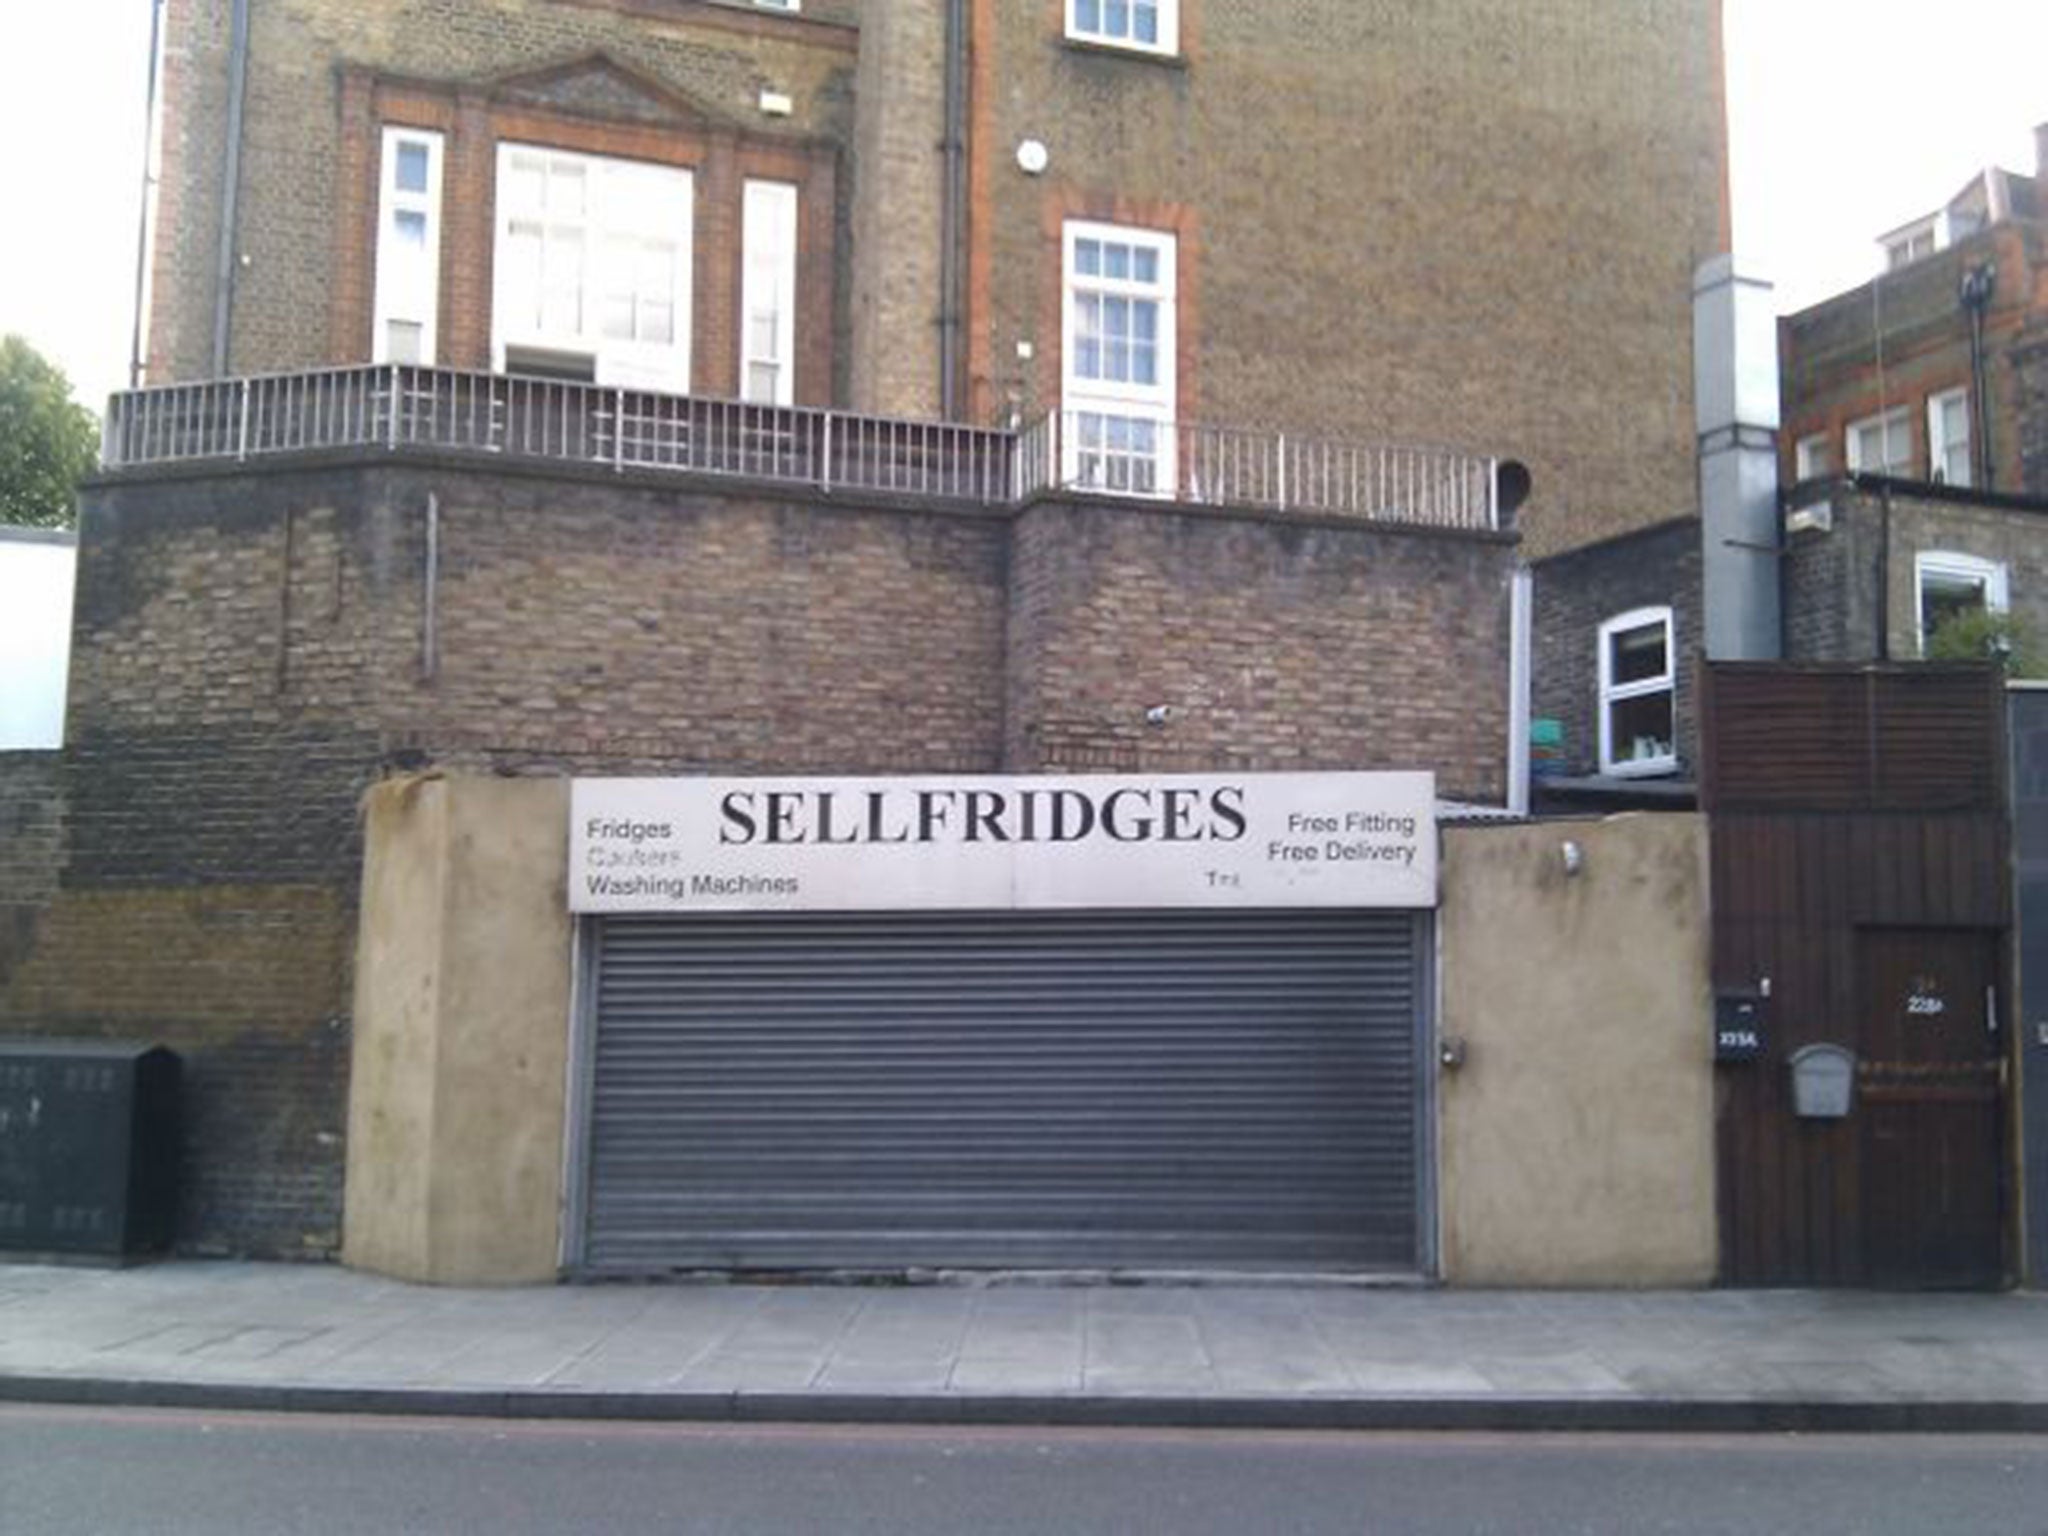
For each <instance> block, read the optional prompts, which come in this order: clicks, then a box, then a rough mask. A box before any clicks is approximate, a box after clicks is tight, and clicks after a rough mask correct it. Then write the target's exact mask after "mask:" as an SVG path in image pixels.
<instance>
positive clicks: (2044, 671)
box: [1927, 608, 2048, 677]
mask: <svg viewBox="0 0 2048 1536" xmlns="http://www.w3.org/2000/svg"><path fill="white" fill-rule="evenodd" d="M1927 659H1928V660H1929V661H1998V662H2003V663H2004V665H2005V671H2006V675H2007V676H2008V677H2048V650H2044V649H2043V647H2042V645H2041V641H2040V637H2039V636H2038V635H2036V634H2035V633H2034V631H2033V628H2032V626H2030V625H2028V624H2027V623H2026V622H2025V621H2024V620H2021V619H2016V618H2014V617H2013V616H2012V615H2011V614H2009V613H1993V612H1992V611H1991V610H1990V609H1988V608H1965V609H1963V610H1961V611H1960V612H1957V613H1952V614H1950V615H1949V616H1948V617H1947V618H1946V619H1943V620H1942V621H1941V623H1940V624H1939V625H1938V626H1936V628H1935V631H1934V633H1933V634H1931V635H1929V636H1928V637H1927Z"/></svg>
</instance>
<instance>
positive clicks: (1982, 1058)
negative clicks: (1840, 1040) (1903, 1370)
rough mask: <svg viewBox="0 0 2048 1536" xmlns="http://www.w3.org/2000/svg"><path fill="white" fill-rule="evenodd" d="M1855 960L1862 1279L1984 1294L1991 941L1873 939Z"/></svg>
mask: <svg viewBox="0 0 2048 1536" xmlns="http://www.w3.org/2000/svg"><path fill="white" fill-rule="evenodd" d="M1856 953H1857V965H1856V980H1857V987H1858V990H1859V993H1860V998H1859V1002H1858V1006H1857V1010H1856V1014H1857V1017H1856V1023H1857V1025H1858V1035H1859V1041H1858V1045H1857V1054H1858V1061H1857V1067H1856V1079H1857V1081H1856V1097H1857V1119H1858V1121H1859V1122H1860V1126H1861V1129H1860V1132H1859V1134H1858V1138H1857V1144H1858V1152H1859V1153H1860V1155H1861V1157H1862V1160H1863V1173H1864V1177H1863V1213H1862V1214H1863V1257H1864V1275H1865V1278H1866V1279H1867V1280H1869V1281H1870V1283H1871V1284H1873V1285H1892V1286H1914V1285H1930V1286H1989V1285H1996V1284H1997V1283H1998V1282H1999V1279H2000V1278H2001V1270H2002V1265H2001V1263H2000V1258H2001V1254H2000V1246H2001V1245H2000V1241H1999V1239H2000V1222H2001V1217H2002V1214H2003V1213H2002V1211H2001V1209H2000V1200H1999V1193H2000V1189H2001V1187H2002V1185H2003V1180H2002V1179H2001V1177H2000V1166H2001V1160H2002V1157H2003V1148H2004V1126H2003V1120H2004V1116H2003V1113H2002V1107H2003V1106H2002V1099H2003V1091H2002V1090H2003V1088H2004V1085H2005V1078H2006V1071H2005V1058H2004V1055H2003V1054H2002V1052H2003V1048H2004V1042H2003V1041H2002V1039H2001V1038H2000V1033H1999V1013H2000V1009H1999V1006H1998V997H1997V991H1998V989H1997V985H1996V981H1995V977H1996V974H1997V972H1996V970H1995V966H1996V964H1997V956H1998V944H1997V936H1996V935H1994V934H1988V933H1981V932H1974V931H1971V930H1968V929H1940V928H1935V929H1927V928H1871V929H1865V930H1864V931H1863V932H1861V933H1859V934H1858V935H1857V943H1856Z"/></svg>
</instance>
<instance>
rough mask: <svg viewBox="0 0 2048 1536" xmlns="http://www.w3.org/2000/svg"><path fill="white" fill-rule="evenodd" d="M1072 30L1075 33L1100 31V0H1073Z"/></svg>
mask: <svg viewBox="0 0 2048 1536" xmlns="http://www.w3.org/2000/svg"><path fill="white" fill-rule="evenodd" d="M1074 30H1075V31H1076V32H1100V31H1101V30H1102V0H1074Z"/></svg>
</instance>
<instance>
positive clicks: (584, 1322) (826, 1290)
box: [0, 1261, 2048, 1432]
mask: <svg viewBox="0 0 2048 1536" xmlns="http://www.w3.org/2000/svg"><path fill="white" fill-rule="evenodd" d="M0 1400H13V1401H31V1402H68V1403H95V1404H126V1405H142V1406H160V1407H204V1408H216V1409H244V1408H246V1409H259V1408H260V1409H304V1410H326V1411H335V1412H373V1413H410V1414H466V1415H487V1416H494V1417H547V1418H609V1419H619V1418H640V1419H696V1420H720V1421H751V1422H767V1421H812V1422H889V1423H929V1424H968V1423H1008V1424H1025V1423H1030V1424H1103V1425H1110V1424H1120V1425H1185V1426H1197V1427H1199V1426H1218V1427H1222V1426H1229V1427H1234V1428H1332V1429H1336V1428H1344V1429H1362V1428H1389V1429H1391V1428H1400V1429H1545V1430H1557V1429H1586V1430H1616V1429H1622V1430H1626V1429H1644V1430H1663V1431H1683V1430H1697V1431H1702V1432H1707V1431H1731V1430H1808V1431H1816V1432H1817V1431H1823V1430H1830V1431H1860V1430H1911V1431H1972V1430H1977V1431H2001V1432H2038V1431H2048V1294H2044V1293H2039V1292H2015V1293H2010V1294H2004V1295H1940V1294H1929V1295H1888V1294H1876V1293H1869V1292H1841V1291H1831V1292H1816V1291H1655V1292H1633V1291H1619V1292H1617V1291H1603V1292H1570V1291H1480V1290H1450V1289H1431V1288H1423V1287H1373V1286H1356V1285H1343V1284H1328V1283H1312V1282H1301V1283H1273V1282H1246V1281H1242V1280H1240V1281H1235V1282H1232V1281H1225V1280H1217V1281H1214V1282H1199V1281H1180V1282H1175V1283H1147V1284H1115V1283H1098V1284H1077V1283H1051V1282H1048V1281H1045V1280H1033V1279H1028V1278H1015V1279H1009V1280H990V1279H982V1280H979V1281H975V1282H971V1283H968V1282H963V1283H948V1284H920V1285H898V1286H878V1285H831V1284H802V1285H755V1284H738V1283H733V1284H719V1283H676V1284H659V1285H657V1284H637V1285H626V1284H611V1285H557V1286H534V1287H526V1288H520V1289H498V1290H490V1289H457V1288H447V1287H435V1286H425V1285H412V1284H407V1283H405V1282H402V1281H397V1280H390V1279H385V1278H382V1277H379V1276H375V1275H369V1274H362V1273H358V1272H356V1271H353V1270H348V1269H343V1268H340V1267H338V1266H334V1265H322V1264H250V1263H210V1262H189V1261H171V1262H163V1263H157V1264H151V1265H146V1266H142V1267H138V1268H131V1269H81V1268H71V1267H61V1266H43V1265H32V1264H0Z"/></svg>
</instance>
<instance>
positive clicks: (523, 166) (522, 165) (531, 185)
mask: <svg viewBox="0 0 2048 1536" xmlns="http://www.w3.org/2000/svg"><path fill="white" fill-rule="evenodd" d="M546 200H547V172H546V171H545V170H544V169H543V167H542V165H541V162H540V160H539V158H538V157H536V156H533V155H514V156H513V157H512V174H511V176H510V177H509V178H508V179H507V184H506V188H505V202H506V206H507V207H508V208H510V209H512V210H513V211H515V212H518V213H539V212H540V211H541V207H542V205H543V204H544V203H545V202H546Z"/></svg>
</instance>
